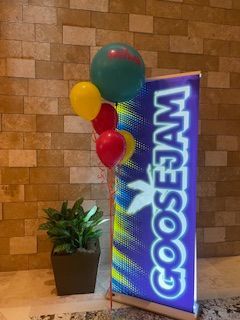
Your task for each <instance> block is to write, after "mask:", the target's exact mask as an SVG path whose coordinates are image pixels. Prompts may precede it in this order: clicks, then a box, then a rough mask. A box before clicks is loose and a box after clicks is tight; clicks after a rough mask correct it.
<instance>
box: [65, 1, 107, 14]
mask: <svg viewBox="0 0 240 320" xmlns="http://www.w3.org/2000/svg"><path fill="white" fill-rule="evenodd" d="M70 8H74V9H83V10H92V11H103V12H107V11H108V0H98V1H97V2H96V1H95V0H70Z"/></svg>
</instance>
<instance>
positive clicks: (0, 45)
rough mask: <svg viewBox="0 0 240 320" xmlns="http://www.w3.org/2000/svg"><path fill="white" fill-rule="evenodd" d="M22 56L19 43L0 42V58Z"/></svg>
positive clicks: (11, 41) (12, 41)
mask: <svg viewBox="0 0 240 320" xmlns="http://www.w3.org/2000/svg"><path fill="white" fill-rule="evenodd" d="M21 55H22V48H21V41H15V40H3V39H1V40H0V57H1V58H9V57H12V58H18V57H21Z"/></svg>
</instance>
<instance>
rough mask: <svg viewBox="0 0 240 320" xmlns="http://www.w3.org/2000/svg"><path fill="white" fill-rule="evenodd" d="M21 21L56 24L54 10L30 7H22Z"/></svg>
mask: <svg viewBox="0 0 240 320" xmlns="http://www.w3.org/2000/svg"><path fill="white" fill-rule="evenodd" d="M23 21H24V22H28V23H42V24H56V23H57V13H56V9H55V8H51V7H48V8H47V7H40V6H32V5H28V6H23Z"/></svg>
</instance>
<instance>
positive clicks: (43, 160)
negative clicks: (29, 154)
mask: <svg viewBox="0 0 240 320" xmlns="http://www.w3.org/2000/svg"><path fill="white" fill-rule="evenodd" d="M72 152H73V151H72ZM37 165H38V167H62V166H63V165H64V162H63V150H38V151H37ZM53 170H54V168H53Z"/></svg>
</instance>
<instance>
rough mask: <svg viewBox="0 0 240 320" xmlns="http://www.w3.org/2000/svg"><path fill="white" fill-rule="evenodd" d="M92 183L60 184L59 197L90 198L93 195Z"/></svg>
mask: <svg viewBox="0 0 240 320" xmlns="http://www.w3.org/2000/svg"><path fill="white" fill-rule="evenodd" d="M90 188H91V185H90V184H87V183H85V181H84V183H83V184H79V183H76V184H61V185H60V186H59V199H60V200H77V199H79V198H80V197H83V198H84V199H90V197H91V189H90Z"/></svg>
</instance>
